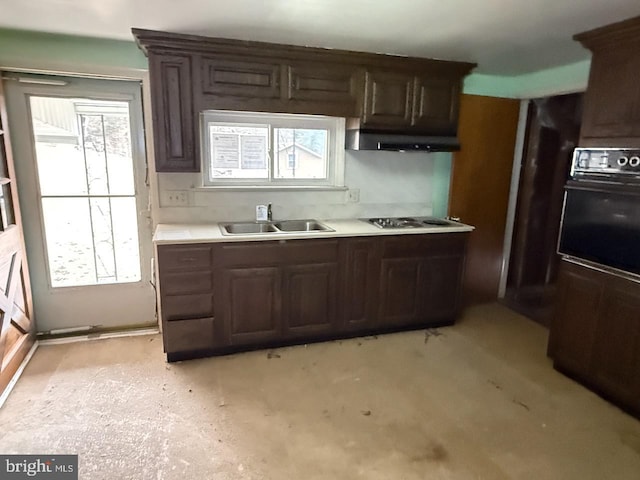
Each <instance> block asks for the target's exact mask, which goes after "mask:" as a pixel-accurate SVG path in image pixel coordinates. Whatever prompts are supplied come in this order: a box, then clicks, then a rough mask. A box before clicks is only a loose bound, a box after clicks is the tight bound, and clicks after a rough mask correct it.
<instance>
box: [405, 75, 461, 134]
mask: <svg viewBox="0 0 640 480" xmlns="http://www.w3.org/2000/svg"><path fill="white" fill-rule="evenodd" d="M460 83H461V82H460V79H459V78H447V77H444V78H427V77H416V79H415V93H414V100H413V114H412V118H411V125H412V126H413V127H415V128H416V129H417V130H418V131H425V132H428V133H430V134H433V135H455V134H456V131H457V126H458V110H459V108H460Z"/></svg>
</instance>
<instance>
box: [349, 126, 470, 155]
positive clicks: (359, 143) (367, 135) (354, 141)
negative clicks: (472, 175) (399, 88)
mask: <svg viewBox="0 0 640 480" xmlns="http://www.w3.org/2000/svg"><path fill="white" fill-rule="evenodd" d="M345 148H346V149H347V150H379V151H390V152H455V151H458V150H460V143H458V138H457V137H436V136H422V135H405V134H400V133H380V132H370V131H366V130H357V129H355V130H351V129H349V130H347V131H346V132H345Z"/></svg>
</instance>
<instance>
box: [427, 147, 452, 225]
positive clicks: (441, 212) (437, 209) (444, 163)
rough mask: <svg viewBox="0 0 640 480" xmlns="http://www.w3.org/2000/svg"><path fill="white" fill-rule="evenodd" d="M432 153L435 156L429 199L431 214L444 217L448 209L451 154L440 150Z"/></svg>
mask: <svg viewBox="0 0 640 480" xmlns="http://www.w3.org/2000/svg"><path fill="white" fill-rule="evenodd" d="M432 155H433V156H434V157H435V158H434V164H433V198H432V199H431V203H432V208H433V215H435V216H436V217H445V216H446V215H447V212H448V210H449V186H450V181H451V161H452V159H453V154H451V153H446V152H441V153H434V154H432Z"/></svg>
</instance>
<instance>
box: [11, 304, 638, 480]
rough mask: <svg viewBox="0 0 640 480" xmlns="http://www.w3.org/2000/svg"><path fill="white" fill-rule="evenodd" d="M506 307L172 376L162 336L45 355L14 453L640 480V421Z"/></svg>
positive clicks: (186, 475) (154, 475) (83, 470)
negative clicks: (569, 368) (583, 380)
mask: <svg viewBox="0 0 640 480" xmlns="http://www.w3.org/2000/svg"><path fill="white" fill-rule="evenodd" d="M546 339H547V333H546V330H545V329H543V328H542V327H540V326H539V325H537V324H535V323H533V322H531V321H529V320H526V319H524V318H523V317H520V316H518V315H516V314H515V313H513V312H511V311H510V310H507V309H506V308H504V307H502V306H499V305H489V306H483V307H479V308H475V309H472V310H470V311H468V312H467V313H466V314H465V316H464V318H462V319H461V321H460V322H459V323H458V324H457V325H455V326H454V327H448V328H442V329H439V330H438V331H435V332H431V334H429V335H425V331H416V332H409V333H400V334H393V335H385V336H380V337H378V338H360V339H353V340H348V341H337V342H330V343H320V344H314V345H309V346H306V347H305V346H299V347H290V348H282V349H278V350H273V351H269V352H267V351H258V352H251V353H244V354H238V355H233V356H227V357H219V358H209V359H204V360H193V361H187V362H182V363H178V364H167V363H166V362H165V361H164V357H163V354H162V346H161V340H160V337H159V336H146V337H130V338H119V339H109V340H99V341H92V342H84V343H75V344H67V345H57V346H46V347H41V348H40V349H39V350H38V351H37V352H36V355H35V356H34V358H33V360H32V361H31V363H30V364H29V366H28V367H27V369H26V370H25V373H24V375H23V377H22V379H21V380H20V382H19V383H18V385H17V386H16V388H15V390H14V392H13V393H12V395H11V397H10V398H9V400H8V401H7V403H6V404H5V406H4V407H3V408H2V410H1V411H0V452H2V453H78V454H79V455H80V478H81V479H83V480H86V479H91V480H93V479H110V480H111V479H180V480H190V479H198V480H199V479H212V480H226V479H273V480H287V479H296V480H297V479H304V480H316V479H317V480H319V479H327V480H329V479H332V480H333V479H356V478H363V479H368V480H369V479H371V480H378V479H380V480H382V479H384V480H391V479H393V480H395V479H405V480H414V479H506V478H516V479H535V480H543V479H554V480H555V479H563V480H564V479H581V480H586V479H598V480H601V479H616V480H623V479H634V480H637V479H638V478H640V422H638V421H637V420H635V419H633V418H632V417H630V416H628V415H626V414H625V413H623V412H621V411H620V410H618V409H617V408H615V407H613V406H611V405H610V404H608V403H607V402H606V401H604V400H602V399H600V398H599V397H597V396H596V395H594V394H592V393H591V392H589V391H588V390H586V389H584V388H583V387H581V386H580V385H578V384H576V383H574V382H573V381H571V380H569V379H568V378H566V377H564V376H563V375H561V374H559V373H557V372H555V371H554V370H553V369H552V367H551V363H550V361H549V360H548V359H547V358H546V356H545V349H546Z"/></svg>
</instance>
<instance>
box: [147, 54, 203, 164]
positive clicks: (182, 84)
mask: <svg viewBox="0 0 640 480" xmlns="http://www.w3.org/2000/svg"><path fill="white" fill-rule="evenodd" d="M149 71H150V73H149V76H150V78H151V97H152V98H151V100H152V101H151V104H152V109H153V130H154V131H153V138H154V154H155V159H156V171H157V172H199V171H200V162H199V161H198V159H197V155H196V134H197V132H196V129H195V125H194V108H193V96H192V94H191V93H192V91H191V88H192V77H191V56H189V55H164V54H155V53H150V54H149Z"/></svg>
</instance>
